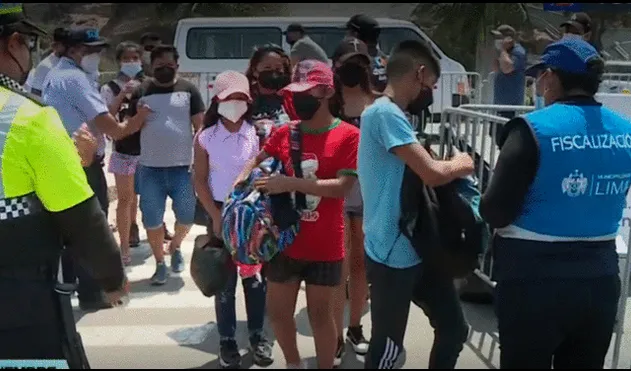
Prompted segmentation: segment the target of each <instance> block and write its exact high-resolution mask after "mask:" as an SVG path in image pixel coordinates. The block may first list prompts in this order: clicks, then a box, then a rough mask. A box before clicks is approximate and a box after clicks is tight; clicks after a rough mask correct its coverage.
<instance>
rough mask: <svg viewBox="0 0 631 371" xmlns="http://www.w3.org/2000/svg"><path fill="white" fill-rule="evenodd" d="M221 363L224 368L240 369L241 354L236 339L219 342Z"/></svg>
mask: <svg viewBox="0 0 631 371" xmlns="http://www.w3.org/2000/svg"><path fill="white" fill-rule="evenodd" d="M219 364H220V365H221V368H224V369H238V368H240V367H241V354H240V353H239V347H238V346H237V342H236V341H234V340H224V341H222V342H220V343H219Z"/></svg>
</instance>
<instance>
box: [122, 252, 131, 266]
mask: <svg viewBox="0 0 631 371" xmlns="http://www.w3.org/2000/svg"><path fill="white" fill-rule="evenodd" d="M131 262H132V261H131V255H129V254H123V265H124V266H126V267H129V266H130V265H131Z"/></svg>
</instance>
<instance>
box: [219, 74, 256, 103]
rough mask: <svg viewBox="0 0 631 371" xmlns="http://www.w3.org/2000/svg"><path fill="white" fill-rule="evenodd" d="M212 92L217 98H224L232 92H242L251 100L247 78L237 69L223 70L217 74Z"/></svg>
mask: <svg viewBox="0 0 631 371" xmlns="http://www.w3.org/2000/svg"><path fill="white" fill-rule="evenodd" d="M212 93H213V95H214V96H215V97H217V99H218V100H224V99H226V98H228V97H229V96H230V95H232V94H234V93H243V94H245V95H246V96H247V97H248V100H249V101H252V96H251V95H250V82H249V81H248V78H247V77H246V76H245V75H244V74H242V73H241V72H237V71H224V72H222V73H220V74H219V75H217V77H216V78H215V82H214V84H213V90H212Z"/></svg>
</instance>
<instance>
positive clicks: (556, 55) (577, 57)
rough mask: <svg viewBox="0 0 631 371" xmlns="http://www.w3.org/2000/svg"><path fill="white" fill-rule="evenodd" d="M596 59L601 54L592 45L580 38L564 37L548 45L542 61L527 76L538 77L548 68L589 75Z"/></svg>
mask: <svg viewBox="0 0 631 371" xmlns="http://www.w3.org/2000/svg"><path fill="white" fill-rule="evenodd" d="M595 58H600V54H598V51H597V50H596V49H595V48H594V47H593V46H592V45H591V44H590V43H588V42H587V41H584V40H583V39H581V38H579V37H564V38H562V39H561V40H559V41H557V42H555V43H552V44H550V45H548V46H547V47H546V49H545V50H544V51H543V55H542V56H541V61H540V62H539V63H537V64H535V65H534V66H532V67H530V68H528V69H527V70H526V75H527V76H531V77H536V76H537V74H538V73H539V72H540V71H542V70H544V69H546V68H552V69H557V70H561V71H565V72H568V73H574V74H587V73H588V72H589V69H588V67H589V65H588V64H589V62H590V61H591V60H593V59H595Z"/></svg>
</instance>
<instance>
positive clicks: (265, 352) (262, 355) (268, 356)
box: [250, 335, 274, 367]
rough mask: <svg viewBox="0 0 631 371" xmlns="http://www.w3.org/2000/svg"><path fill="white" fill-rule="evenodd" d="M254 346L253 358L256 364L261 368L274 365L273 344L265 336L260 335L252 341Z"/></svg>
mask: <svg viewBox="0 0 631 371" xmlns="http://www.w3.org/2000/svg"><path fill="white" fill-rule="evenodd" d="M250 343H251V344H252V358H253V360H254V364H255V365H257V366H259V367H268V366H270V365H271V364H272V363H274V358H272V344H271V342H270V341H269V340H268V339H267V338H266V337H265V336H263V335H258V336H255V337H253V338H252V339H250Z"/></svg>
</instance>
